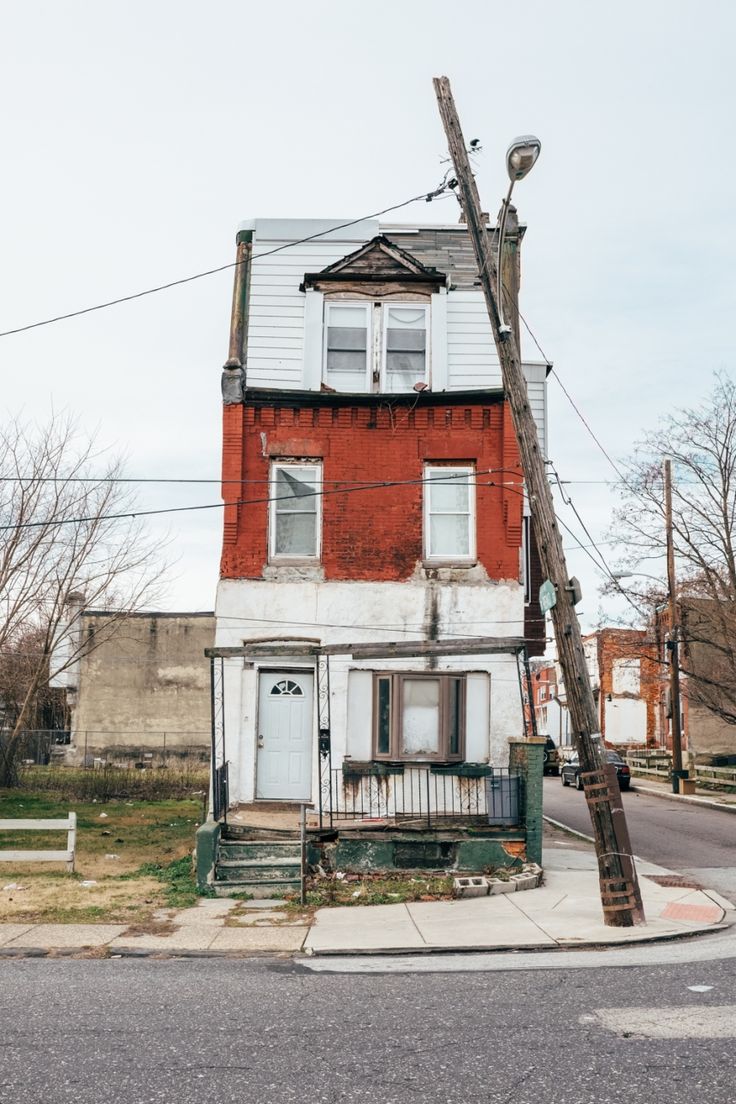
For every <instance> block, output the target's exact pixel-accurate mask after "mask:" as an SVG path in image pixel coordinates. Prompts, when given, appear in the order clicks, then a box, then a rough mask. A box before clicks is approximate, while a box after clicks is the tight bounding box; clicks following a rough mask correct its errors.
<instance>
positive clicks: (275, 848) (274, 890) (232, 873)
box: [214, 838, 301, 898]
mask: <svg viewBox="0 0 736 1104" xmlns="http://www.w3.org/2000/svg"><path fill="white" fill-rule="evenodd" d="M300 887H301V844H300V842H299V840H294V839H283V838H281V839H259V840H254V839H243V838H239V839H230V838H225V839H221V840H220V843H219V846H218V851H217V861H216V863H215V882H214V890H215V893H216V895H217V896H218V897H227V896H229V895H231V894H233V893H249V894H250V895H251V896H252V897H255V898H262V897H282V896H284V895H285V894H286V893H298V892H299V890H300Z"/></svg>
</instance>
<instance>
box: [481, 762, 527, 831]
mask: <svg viewBox="0 0 736 1104" xmlns="http://www.w3.org/2000/svg"><path fill="white" fill-rule="evenodd" d="M519 781H520V780H519V776H518V774H500V773H494V774H491V775H489V776H488V778H486V809H487V811H488V823H489V824H493V825H495V826H496V827H498V828H507V827H508V828H510V827H513V826H514V825H516V824H518V823H519Z"/></svg>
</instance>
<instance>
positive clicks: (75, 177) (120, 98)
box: [0, 0, 736, 625]
mask: <svg viewBox="0 0 736 1104" xmlns="http://www.w3.org/2000/svg"><path fill="white" fill-rule="evenodd" d="M0 11H1V12H2V34H0V88H1V89H2V102H3V104H4V124H3V130H4V134H3V172H2V183H1V184H0V188H1V189H2V205H1V206H0V257H1V258H2V260H1V263H0V329H2V330H6V329H9V328H12V327H15V326H20V325H24V324H26V323H29V322H33V321H36V320H38V319H42V318H45V317H47V316H51V315H57V314H61V313H64V312H66V311H71V310H75V309H78V308H80V307H85V306H88V305H92V304H94V303H96V302H99V301H101V300H105V299H109V298H113V297H116V296H118V295H125V294H128V293H131V292H136V291H139V290H141V289H143V288H146V287H150V286H153V285H156V284H158V283H163V282H166V281H169V280H172V279H176V278H178V277H181V276H185V275H188V274H190V273H194V272H197V271H199V270H201V269H206V268H210V267H213V266H216V265H218V264H225V263H227V262H228V261H231V260H233V259H234V236H235V230H236V227H237V224H238V223H239V222H240V221H241V220H242V219H244V218H254V217H269V216H275V217H279V216H280V217H324V218H333V217H334V218H336V219H342V218H350V217H357V216H359V215H365V214H369V213H372V212H374V211H377V210H379V209H381V208H383V207H386V206H389V205H392V204H394V203H399V202H401V201H402V200H404V199H406V198H408V197H409V196H412V195H415V194H418V193H420V192H422V191H425V190H429V189H430V188H431V187H433V186H434V185H436V184H437V183H438V181H439V179H440V177H441V175H442V168H441V165H440V161H441V158H443V157H444V156H445V155H446V153H445V149H446V147H445V142H444V135H443V132H442V128H441V124H440V121H439V117H438V114H437V109H436V105H435V99H434V93H433V90H432V84H431V78H432V77H433V76H437V75H440V74H446V75H447V76H449V77H450V79H451V81H452V85H453V91H454V93H455V97H456V101H457V105H458V109H459V112H460V116H461V120H462V124H463V128H464V131H465V134H466V137H468V138H470V137H471V136H472V137H478V138H480V139H481V141H482V143H483V147H484V152H483V154H482V156H481V157H480V159H479V161H478V183H479V187H480V192H481V197H482V199H483V203H484V206H485V207H486V208H487V209H488V210H489V211H491V212H495V211H496V210H497V209H498V206H499V204H500V199H501V196H502V194H503V193H504V192H505V188H506V177H505V171H504V153H505V149H506V146H507V144H508V141H509V140H510V139H511V138H512V137H514V136H515V135H516V134H519V133H524V132H533V133H536V134H537V135H539V137H540V138H541V140H542V156H541V158H540V161H539V163H538V165H537V166H536V168H535V170H534V172H533V174H532V175H531V176H530V177H529V178H528V179H527V180H526V181H524V182H523V183H522V184H521V185H519V186H518V188H517V192H516V193H515V195H516V203H517V205H518V208H519V213H520V217H521V218H522V219H523V220H524V221H525V222H526V223H527V224H528V232H527V236H526V239H525V243H524V253H523V265H522V276H523V284H522V311H523V313H524V314H525V315H526V317H527V319H528V321H529V322H530V324H531V326H532V328H533V329H534V331H535V333H536V335H537V337H538V339H539V341H540V343H541V345H542V347H543V348H544V350H545V352H546V354H547V356H548V357H549V358H550V359H552V360H553V361H554V363H555V367H556V369H557V371H558V372H559V374H560V376H561V378H562V380H563V381H564V383H565V384H566V386H567V387H568V389H569V390H570V392H571V394H572V395H573V397H574V399H575V401H576V402H577V403H578V405H579V406H580V408H581V409H582V411H583V412H584V413H585V415H586V417H587V418H588V419H589V421H590V423H591V425H592V426H593V427H594V429H595V431H596V433H597V434H598V436H599V437H600V439H601V441H602V442H603V443H604V444H605V446H606V448H607V449H609V451H610V452H611V453H612V454H613V455H614V456H617V457H618V456H624V455H626V453H627V451H628V449H629V448H630V446H631V443H632V441H634V440H635V439H636V437H637V435H638V434H639V433H640V432H641V430H642V429H644V428H646V427H648V426H651V425H653V424H654V423H655V422H656V419H657V417H658V415H659V413H660V412H661V411H663V410H666V409H668V408H669V407H670V406H671V405H672V404H680V403H687V402H691V401H694V400H696V399H697V398H698V397H699V396H700V395H702V394H704V393H705V392H706V391H707V389H708V387H709V383H710V378H709V377H710V374H711V372H712V370H714V369H717V368H722V369H726V370H727V371H733V363H734V362H733V357H732V355H731V333H732V324H731V319H732V317H733V315H734V306H735V304H734V287H735V282H734V270H735V269H736V233H735V231H734V220H733V217H732V206H733V193H734V179H733V168H734V151H733V116H734V108H735V107H736V104H735V102H734V99H735V97H734V78H733V42H734V32H735V31H736V10H735V9H734V5H733V4H732V3H729V2H727V0H723V2H720V0H698V2H695V0H692V2H683V0H679V2H678V0H663V2H657V0H644V2H642V0H638V2H636V3H631V2H629V0H618V2H617V3H616V4H607V5H603V4H594V3H590V2H589V0H568V2H565V0H555V2H553V3H550V2H549V0H547V2H541V3H539V2H529V0H525V2H524V3H517V4H510V3H508V2H506V3H500V2H497V0H482V2H474V0H464V2H463V0H456V2H455V3H452V4H450V3H448V2H447V0H441V2H436V0H421V2H416V0H401V2H400V3H399V2H398V0H394V2H393V3H388V2H385V0H374V2H372V3H370V4H368V3H351V2H346V0H343V2H341V3H336V2H330V0H310V2H309V3H302V2H288V0H272V2H271V3H269V4H262V3H247V2H244V0H240V2H238V3H231V2H219V3H218V2H213V3H211V4H209V5H203V4H201V3H196V4H195V3H193V2H190V0H176V2H175V3H174V2H169V0H166V2H156V0H147V2H146V3H142V2H140V0H127V2H126V3H125V4H122V3H117V4H116V3H99V0H98V2H81V0H78V2H75V0H67V2H66V3H64V4H59V3H58V2H46V3H39V2H34V0H26V2H25V3H24V4H11V3H10V2H9V0H4V2H3V3H2V6H1V7H0ZM400 217H401V219H402V221H409V222H410V221H413V220H415V219H416V220H419V219H429V220H432V221H453V222H454V221H455V220H456V217H457V214H456V209H455V207H454V200H450V201H447V202H444V203H439V204H437V205H435V206H432V207H427V205H425V204H422V205H417V206H415V207H411V208H407V209H405V210H404V211H403V212H402V213H401V216H400ZM231 283H232V274H231V273H230V272H226V273H224V274H222V275H218V276H213V277H209V278H207V279H203V280H199V281H196V282H194V283H191V284H188V285H186V286H184V287H182V288H176V289H173V290H170V291H165V292H161V293H160V294H157V295H152V296H149V297H147V298H144V299H140V300H137V301H135V302H133V303H129V304H126V305H122V306H118V307H114V308H111V309H109V310H106V311H101V312H99V313H96V314H90V315H85V316H83V317H81V318H78V319H74V320H71V321H65V322H60V323H58V324H56V325H53V326H48V327H44V328H41V329H37V330H31V331H29V332H27V333H22V334H18V335H15V336H12V337H5V338H2V339H1V340H0V356H1V357H2V365H3V403H4V406H5V408H6V410H10V411H13V412H15V411H18V410H24V411H25V412H26V413H27V414H29V415H32V416H34V417H35V416H38V418H39V419H43V418H44V417H45V416H46V415H47V414H48V412H49V411H50V409H51V407H52V404H53V406H54V407H55V408H56V409H68V410H70V411H72V412H74V413H75V414H76V415H77V416H78V417H79V419H80V421H81V422H82V424H83V425H84V426H85V427H87V428H88V429H90V430H97V431H98V433H99V438H100V440H101V441H102V442H104V443H105V444H109V445H111V446H112V447H114V448H116V449H118V450H120V451H122V452H124V453H125V454H126V455H127V458H128V460H127V469H128V472H129V474H130V475H131V476H136V477H141V478H146V479H151V478H154V477H169V478H189V479H194V478H201V479H216V478H217V476H218V474H219V465H220V412H221V406H220V391H219V387H220V369H221V366H222V363H223V360H224V359H225V357H226V354H227V339H228V320H229V309H230V296H231ZM525 352H526V354H527V355H529V356H531V357H535V356H538V354H537V353H536V350H535V349H534V347H533V346H532V345H531V343H529V342H528V341H527V342H526V349H525ZM549 397H550V412H551V416H550V423H551V435H550V451H551V456H552V459H553V460H554V462H555V465H556V467H557V469H558V470H559V473H560V475H561V477H562V478H563V479H568V480H571V481H572V482H571V484H570V491H571V493H572V495H573V498H574V500H575V503H576V505H577V506H578V509H579V511H580V513H581V514H582V516H583V518H584V519H585V521H586V523H587V524H588V526H589V527H590V529H591V532H592V533H593V535H594V536H596V538H602V537H603V536H604V533H605V530H606V529H607V526H608V519H609V515H610V509H611V501H612V499H611V494H610V492H609V490H608V489H607V488H606V486H605V481H607V480H609V479H611V478H614V479H615V475H614V473H613V472H612V470H611V468H610V466H609V465H608V464H607V461H606V460H605V458H604V456H603V455H602V454H601V452H600V451H599V450H598V449H597V448H596V446H595V444H594V443H593V441H592V440H591V439H590V437H588V436H587V434H586V432H585V430H584V429H583V427H582V425H581V423H580V422H579V421H578V419H577V417H576V415H575V414H574V412H573V411H572V409H571V408H570V406H569V404H568V403H567V400H566V399H565V398H564V396H563V395H562V393H561V392H560V389H559V387H558V385H557V384H556V383H555V381H554V380H551V381H550V391H549ZM590 480H593V481H597V482H593V483H590V482H579V481H590ZM218 500H219V491H218V487H217V486H216V485H215V484H212V485H209V486H207V485H203V486H199V487H194V488H192V487H181V486H179V487H177V486H175V485H171V486H159V487H153V486H151V485H143V486H142V487H141V490H140V497H139V501H140V502H141V504H142V505H143V506H148V507H149V508H153V507H159V506H166V505H183V504H198V503H217V502H218ZM562 517H563V519H564V520H565V521H566V522H568V523H569V524H570V525H571V527H572V528H574V529H575V530H576V531H579V526H578V525H577V523H576V522H575V519H574V518H573V517H572V516H571V515H570V514H569V511H567V512H563V513H562ZM162 524H164V525H166V526H168V527H170V529H171V532H172V535H173V537H174V543H175V546H176V549H177V551H178V555H179V564H178V567H177V569H176V577H175V578H174V579H173V580H172V585H171V588H170V595H169V602H168V605H169V608H180V609H208V608H210V609H211V608H212V607H213V603H214V592H215V585H216V580H217V568H218V558H219V545H220V524H221V521H220V511H219V510H218V509H214V510H209V511H204V512H201V513H192V514H186V515H181V514H180V515H176V514H175V515H172V516H171V517H170V518H169V519H168V520H167V521H166V522H164V523H162ZM582 539H583V541H584V542H585V543H587V542H586V540H585V538H584V537H583V538H582ZM572 543H573V542H572V540H570V539H568V540H567V541H566V544H567V545H568V546H571V545H572ZM604 551H605V552H606V555H607V556H610V558H611V560H612V561H615V559H616V549H615V546H611V545H606V546H605V548H604ZM570 562H571V569H572V570H573V571H574V572H575V573H576V574H578V575H579V576H580V578H581V579H582V580H583V584H584V591H585V601H584V604H583V612H584V621H585V623H586V625H590V624H592V623H593V622H594V621H595V619H596V617H597V614H598V605H599V600H598V597H597V586H598V583H599V577H598V576H597V575H596V573H595V571H594V570H593V568H592V565H591V563H590V561H589V560H588V559H587V558H586V557H585V555H584V554H583V553H581V552H577V553H575V552H572V553H571V554H570Z"/></svg>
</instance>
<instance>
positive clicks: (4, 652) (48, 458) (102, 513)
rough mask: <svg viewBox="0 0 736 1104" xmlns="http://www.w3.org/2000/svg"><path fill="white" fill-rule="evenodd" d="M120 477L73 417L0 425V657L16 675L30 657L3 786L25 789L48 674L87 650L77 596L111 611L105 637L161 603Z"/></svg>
mask: <svg viewBox="0 0 736 1104" xmlns="http://www.w3.org/2000/svg"><path fill="white" fill-rule="evenodd" d="M95 469H98V470H95ZM121 476H122V467H121V462H120V460H119V459H110V458H109V457H108V456H107V455H106V453H105V452H104V451H101V450H100V449H98V447H97V445H96V443H95V440H94V438H89V437H87V436H85V435H84V434H83V433H81V432H80V430H79V429H78V427H77V425H76V424H75V422H74V420H73V419H71V418H69V417H68V416H64V415H62V416H59V415H53V416H52V417H51V419H50V421H49V423H48V424H47V425H44V426H38V425H33V424H30V423H27V422H23V421H21V420H20V419H15V420H13V421H11V422H9V423H8V424H7V425H6V426H4V427H0V542H1V543H0V659H4V660H5V662H6V663H8V662H9V657H11V656H13V657H15V663H16V671H17V670H18V660H19V657H22V671H23V674H24V680H23V688H22V693H21V692H19V693H17V694H16V700H15V705H14V708H13V709H12V711H10V713H9V714H8V721H9V723H7V725H6V726H4V727H3V729H2V730H1V731H0V786H9V785H14V784H15V783H16V782H17V763H18V757H19V753H20V749H21V747H22V742H23V735H24V732H25V729H26V728H27V725H28V721H29V718H30V716H31V713H32V711H33V708H34V703H35V701H36V699H37V695H38V692H39V688H40V687H41V686H42V685H43V684H44V680H46V682H47V681H48V673H49V667H50V666H52V667H53V669H54V672H55V673H56V674H57V675H58V674H59V673H60V672H61V671H63V670H64V669H66V668H67V667H68V666H70V665H71V664H73V663H75V662H76V661H77V660H78V659H79V656H80V654H82V653H83V652H84V650H85V649H86V648H87V647H88V644H87V642H86V641H85V640H83V639H82V636H81V633H80V631H79V620H78V612H77V616H76V617H74V616H72V617H71V618H70V616H69V611H70V609H76V610H77V611H79V609H80V604H79V601H78V598H79V596H80V595H83V597H84V603H85V604H86V605H87V606H89V607H95V608H101V609H108V610H110V611H112V612H113V616H112V617H110V618H107V619H106V624H105V630H104V638H105V639H109V636H110V634H111V633H113V632H115V631H116V629H117V628H118V626H119V625H120V624H121V623H122V622H123V621H124V620H125V619H126V617H128V616H129V615H130V614H131V613H133V612H135V611H136V610H140V609H141V608H143V607H144V606H146V605H149V604H150V603H152V602H154V601H155V600H156V599H157V597H159V596H160V593H161V585H162V580H163V575H164V572H165V570H166V565H165V564H164V562H163V560H162V555H161V553H162V546H161V542H157V541H154V540H153V539H152V538H151V537H149V536H147V535H146V532H145V529H144V526H143V524H142V522H141V520H140V519H137V518H135V517H134V516H132V515H133V513H134V509H135V503H134V500H133V497H132V495H131V492H130V491H129V490H128V489H127V485H126V484H124V483H121V482H120V479H121ZM75 598H76V599H77V601H76V603H75ZM100 643H102V640H101V639H99V638H98V639H96V640H95V644H96V645H99V644H100ZM16 690H17V687H16Z"/></svg>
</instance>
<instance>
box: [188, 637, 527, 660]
mask: <svg viewBox="0 0 736 1104" xmlns="http://www.w3.org/2000/svg"><path fill="white" fill-rule="evenodd" d="M523 647H524V638H523V637H520V636H506V637H502V636H489V637H477V638H476V639H472V640H469V639H468V638H467V637H463V638H462V639H459V640H458V639H448V640H416V641H410V640H399V641H386V642H383V641H367V642H360V643H345V644H325V645H322V646H320V645H318V644H297V643H294V644H283V643H278V644H276V643H274V644H264V643H258V644H243V645H241V646H239V647H232V648H206V649H205V655H206V656H209V657H210V658H215V659H220V658H223V659H233V658H237V657H238V656H241V657H245V656H295V657H299V656H317V655H351V656H352V657H353V658H354V659H398V658H402V657H403V658H414V657H420V656H460V655H495V654H498V653H502V652H507V653H512V654H513V653H516V652H518V651H520V650H521V649H522V648H523Z"/></svg>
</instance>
